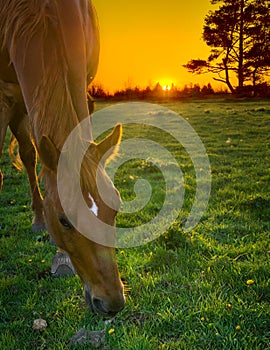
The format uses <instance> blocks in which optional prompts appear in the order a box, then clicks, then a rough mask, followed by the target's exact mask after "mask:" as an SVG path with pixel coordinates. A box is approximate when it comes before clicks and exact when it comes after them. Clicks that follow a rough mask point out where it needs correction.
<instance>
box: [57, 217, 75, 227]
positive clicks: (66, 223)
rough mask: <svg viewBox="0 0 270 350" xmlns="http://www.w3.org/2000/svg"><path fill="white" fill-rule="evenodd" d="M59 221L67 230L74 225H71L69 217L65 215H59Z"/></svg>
mask: <svg viewBox="0 0 270 350" xmlns="http://www.w3.org/2000/svg"><path fill="white" fill-rule="evenodd" d="M59 221H60V223H61V225H62V226H63V227H64V228H65V229H67V230H71V229H72V228H73V226H72V225H71V223H70V222H69V221H68V219H67V218H65V217H63V216H60V217H59Z"/></svg>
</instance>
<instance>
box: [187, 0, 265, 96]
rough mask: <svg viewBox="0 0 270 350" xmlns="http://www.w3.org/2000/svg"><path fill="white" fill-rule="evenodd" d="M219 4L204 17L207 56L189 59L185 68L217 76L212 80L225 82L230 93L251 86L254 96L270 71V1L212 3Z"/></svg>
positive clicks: (239, 0)
mask: <svg viewBox="0 0 270 350" xmlns="http://www.w3.org/2000/svg"><path fill="white" fill-rule="evenodd" d="M219 3H220V7H219V8H218V9H217V10H215V11H210V12H209V13H208V14H207V15H206V17H205V22H204V27H203V40H204V41H205V42H206V44H207V45H208V46H209V47H211V51H210V56H209V57H208V59H207V60H203V59H192V60H190V61H189V62H188V63H187V64H186V65H184V67H185V68H187V69H188V71H189V72H192V73H197V74H202V73H207V72H212V73H215V74H217V77H215V78H214V79H215V80H217V81H220V82H222V83H225V84H226V85H227V86H228V88H229V89H230V91H231V92H232V93H234V92H239V91H240V92H241V91H243V89H244V88H245V86H244V85H245V84H251V85H252V86H253V91H254V93H255V92H256V86H257V84H259V83H262V82H263V80H264V78H265V76H266V75H267V74H268V72H269V71H270V12H269V5H270V1H269V0H260V1H258V0H223V1H221V0H212V1H211V4H213V5H215V4H219ZM234 77H236V81H237V85H236V86H235V85H234V84H233V82H232V81H233V80H232V79H233V78H234Z"/></svg>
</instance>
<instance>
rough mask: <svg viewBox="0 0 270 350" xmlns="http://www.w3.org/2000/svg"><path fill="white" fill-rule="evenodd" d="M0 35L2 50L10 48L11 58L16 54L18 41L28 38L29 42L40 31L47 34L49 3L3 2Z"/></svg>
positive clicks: (0, 16) (35, 1)
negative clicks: (0, 37)
mask: <svg viewBox="0 0 270 350" xmlns="http://www.w3.org/2000/svg"><path fill="white" fill-rule="evenodd" d="M0 6H1V8H0V33H1V34H2V48H3V47H5V46H8V47H9V54H10V58H11V59H12V57H14V55H15V53H16V47H17V41H18V40H19V39H20V38H21V37H27V38H28V41H30V39H31V38H32V37H33V35H34V34H35V33H36V32H37V30H39V29H41V28H42V29H43V30H44V33H45V32H46V22H47V21H46V19H47V18H48V11H46V8H47V7H48V1H47V0H44V1H40V0H1V1H0Z"/></svg>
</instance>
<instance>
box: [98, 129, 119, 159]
mask: <svg viewBox="0 0 270 350" xmlns="http://www.w3.org/2000/svg"><path fill="white" fill-rule="evenodd" d="M121 137H122V124H117V125H116V126H115V127H114V129H113V131H112V132H111V133H110V134H109V135H108V136H107V137H106V138H105V139H104V140H102V141H101V142H100V143H98V144H97V150H98V154H99V157H100V159H102V157H103V156H104V155H105V154H106V156H105V157H104V159H102V163H103V165H104V164H105V163H108V162H109V161H110V160H111V159H112V158H113V157H114V156H115V155H117V151H118V148H119V144H120V141H121Z"/></svg>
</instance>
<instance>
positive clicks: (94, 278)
mask: <svg viewBox="0 0 270 350" xmlns="http://www.w3.org/2000/svg"><path fill="white" fill-rule="evenodd" d="M0 50H1V51H0V80H1V84H0V97H1V96H2V98H1V99H0V103H1V106H0V155H1V152H2V147H3V138H4V136H5V133H6V129H7V127H8V126H10V128H11V131H12V132H13V134H14V135H15V137H16V138H17V140H18V143H19V152H20V156H21V159H22V162H23V163H24V165H25V167H26V170H27V173H28V177H29V182H30V188H31V192H32V207H33V211H34V219H33V225H34V226H35V225H36V227H37V228H38V227H39V226H40V225H43V223H44V221H45V224H46V228H47V229H48V231H49V233H50V236H51V237H52V239H53V240H54V242H55V243H56V244H57V245H58V246H59V247H60V248H61V249H63V250H64V251H65V252H67V254H68V256H69V257H70V259H71V262H72V264H73V266H74V268H75V270H76V272H77V273H78V275H79V276H80V279H81V281H82V284H83V286H84V295H85V300H86V302H87V303H88V304H89V305H90V306H91V308H92V309H93V311H94V312H96V313H98V314H100V315H103V316H112V315H115V314H116V313H118V312H119V311H121V310H122V309H123V307H124V304H125V293H124V286H123V283H122V281H121V278H120V274H119V270H118V266H117V262H116V254H115V248H114V247H113V246H107V245H103V244H101V243H98V242H95V241H94V240H91V239H89V238H88V237H87V236H86V235H83V234H82V233H81V232H79V231H78V230H77V229H76V227H75V226H74V225H73V224H72V223H71V222H70V220H69V218H68V217H67V215H66V213H65V212H64V210H63V207H62V204H61V200H60V198H59V193H58V187H57V186H58V183H57V172H58V167H57V166H58V161H59V158H60V155H61V151H62V148H63V146H64V144H65V141H66V140H67V138H68V136H69V135H70V133H71V132H72V130H74V128H76V127H77V126H78V125H80V123H81V122H82V121H83V120H85V118H86V117H88V116H89V115H90V113H91V112H92V109H93V104H92V102H91V101H90V102H89V100H88V99H87V87H88V85H89V84H90V82H91V81H92V79H93V78H94V76H95V74H96V71H97V66H98V60H99V30H98V21H97V16H96V12H95V9H94V6H93V4H92V1H91V0H0ZM84 134H87V135H88V137H89V140H90V141H89V148H88V149H87V151H86V153H85V155H84V158H83V161H82V166H81V171H80V183H81V189H80V190H81V191H82V194H83V197H84V199H85V202H86V203H87V205H88V207H89V209H91V208H93V206H94V205H95V208H96V216H97V217H98V218H100V219H101V220H102V221H103V222H104V223H105V224H107V225H110V227H113V228H114V229H113V233H115V218H116V215H117V212H118V209H119V206H120V203H121V199H120V195H119V193H118V191H117V189H116V188H115V187H114V185H113V183H112V182H111V181H110V179H109V177H108V175H107V174H106V171H105V163H106V162H108V161H109V160H110V159H111V158H112V157H113V156H114V155H115V154H116V152H117V148H118V146H119V143H120V141H121V135H122V126H121V125H120V124H118V125H116V126H115V127H114V129H113V131H112V132H111V133H110V134H109V135H108V136H107V137H105V138H104V139H103V140H102V141H100V142H99V143H95V142H94V141H93V137H92V128H91V123H88V129H87V130H84ZM35 150H37V153H38V156H39V158H40V160H41V163H42V177H43V181H44V198H42V196H41V193H40V190H39V187H38V182H37V178H36V170H35V165H36V154H35ZM97 176H98V177H99V178H101V179H102V184H103V185H102V186H103V189H102V191H105V192H106V193H107V194H108V196H109V197H110V198H111V201H112V202H113V203H114V205H113V207H110V206H109V205H108V203H107V202H106V203H105V202H104V201H103V200H102V198H101V196H100V195H99V191H98V188H97V184H96V177H97ZM66 177H67V178H68V174H67V176H66ZM0 182H1V186H2V182H3V176H2V174H1V180H0ZM63 185H64V186H63ZM70 186H71V187H72V184H71V185H70V181H69V182H67V184H66V186H65V179H63V181H62V188H64V190H65V191H66V193H67V196H70V193H76V191H78V189H76V188H71V187H70ZM74 200H75V199H74ZM73 204H74V205H73V206H72V210H73V211H74V212H73V214H74V215H75V216H77V217H79V218H80V212H79V211H80V207H79V206H78V207H76V202H75V203H73ZM89 229H90V228H89ZM91 229H93V228H91Z"/></svg>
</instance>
